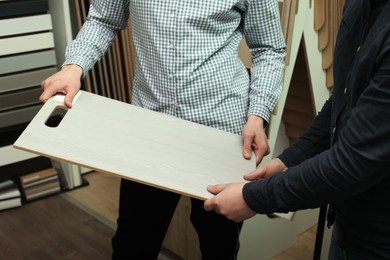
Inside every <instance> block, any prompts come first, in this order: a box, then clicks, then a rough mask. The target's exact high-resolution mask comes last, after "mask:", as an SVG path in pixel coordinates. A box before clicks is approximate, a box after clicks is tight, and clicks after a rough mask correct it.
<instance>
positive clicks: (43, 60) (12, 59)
mask: <svg viewBox="0 0 390 260" xmlns="http://www.w3.org/2000/svg"><path fill="white" fill-rule="evenodd" d="M56 64H57V60H56V53H55V51H54V50H48V51H41V52H34V53H28V54H22V55H13V56H9V57H5V58H0V74H7V73H12V72H18V71H23V70H30V69H36V68H42V67H48V66H55V65H56Z"/></svg>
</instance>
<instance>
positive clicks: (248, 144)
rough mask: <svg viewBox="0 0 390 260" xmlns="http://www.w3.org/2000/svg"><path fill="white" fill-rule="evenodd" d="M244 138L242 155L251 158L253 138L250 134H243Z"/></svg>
mask: <svg viewBox="0 0 390 260" xmlns="http://www.w3.org/2000/svg"><path fill="white" fill-rule="evenodd" d="M243 140H244V145H243V148H242V155H243V156H244V158H245V159H250V158H251V157H252V138H251V137H250V136H243Z"/></svg>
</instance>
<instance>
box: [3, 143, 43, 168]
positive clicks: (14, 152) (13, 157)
mask: <svg viewBox="0 0 390 260" xmlns="http://www.w3.org/2000/svg"><path fill="white" fill-rule="evenodd" d="M35 157H38V155H37V154H35V153H29V152H25V151H21V150H18V149H15V148H13V147H12V145H8V146H3V147H0V166H4V165H7V164H11V163H16V162H20V161H24V160H28V159H32V158H35Z"/></svg>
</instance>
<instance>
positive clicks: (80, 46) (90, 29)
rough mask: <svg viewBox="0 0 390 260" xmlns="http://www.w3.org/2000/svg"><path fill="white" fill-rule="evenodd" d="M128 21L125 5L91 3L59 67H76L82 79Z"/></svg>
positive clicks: (102, 0) (113, 1) (113, 0)
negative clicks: (79, 68)
mask: <svg viewBox="0 0 390 260" xmlns="http://www.w3.org/2000/svg"><path fill="white" fill-rule="evenodd" d="M128 18H129V1H125V0H121V1H119V0H94V1H92V2H91V5H90V7H89V12H88V16H87V19H86V21H85V23H84V24H83V26H82V28H81V29H80V31H79V33H78V34H77V37H76V39H75V40H73V41H72V42H71V43H70V44H69V46H68V47H67V49H66V52H65V62H64V63H63V66H64V65H68V64H76V65H79V66H80V67H81V68H82V69H83V76H85V75H86V73H87V72H88V71H89V70H90V69H91V68H92V67H93V66H94V65H95V63H96V62H97V61H98V60H99V59H100V58H101V57H102V56H103V55H104V53H105V52H106V51H107V49H108V47H109V46H110V45H111V43H112V41H113V39H114V37H115V36H116V34H117V32H118V31H120V30H123V29H124V28H126V26H127V21H128Z"/></svg>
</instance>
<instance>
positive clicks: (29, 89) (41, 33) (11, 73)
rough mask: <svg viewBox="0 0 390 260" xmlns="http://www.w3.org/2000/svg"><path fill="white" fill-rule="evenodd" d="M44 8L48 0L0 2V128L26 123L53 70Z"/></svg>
mask: <svg viewBox="0 0 390 260" xmlns="http://www.w3.org/2000/svg"><path fill="white" fill-rule="evenodd" d="M48 9H49V6H48V0H20V1H0V128H5V127H10V126H15V125H20V124H24V123H27V122H29V121H30V120H31V119H32V118H33V116H34V115H35V114H36V113H37V111H38V110H39V108H40V107H41V104H40V103H39V100H38V97H39V95H40V93H41V88H40V84H41V82H42V81H43V80H44V79H45V78H47V77H49V76H50V75H52V74H53V73H55V72H56V71H57V68H56V64H57V61H56V55H55V51H54V38H53V32H52V20H51V15H50V14H49V13H48Z"/></svg>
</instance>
